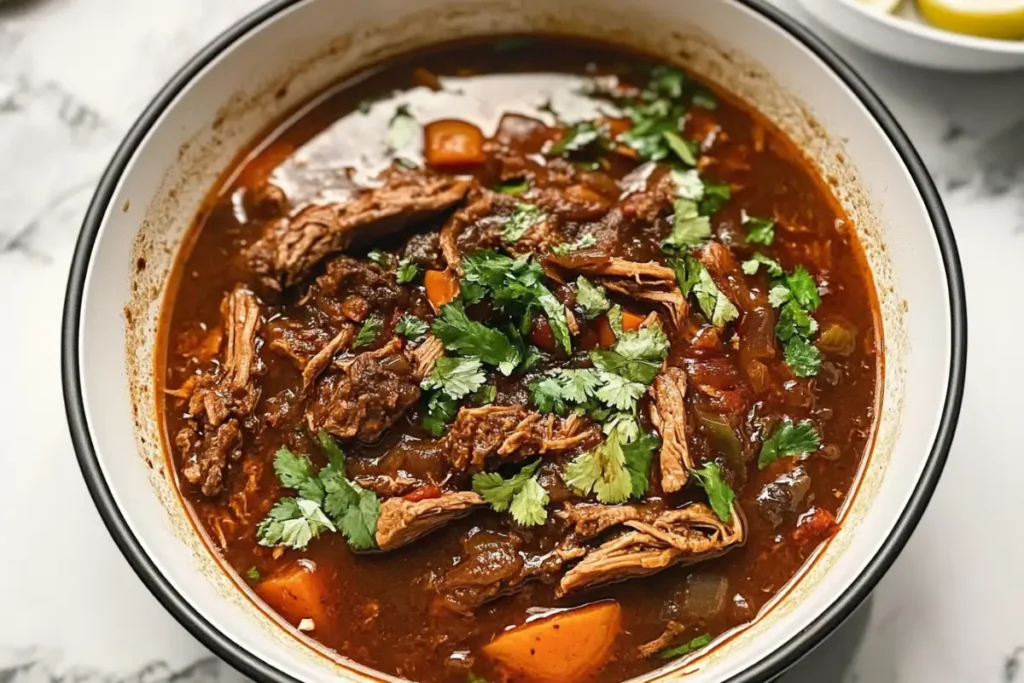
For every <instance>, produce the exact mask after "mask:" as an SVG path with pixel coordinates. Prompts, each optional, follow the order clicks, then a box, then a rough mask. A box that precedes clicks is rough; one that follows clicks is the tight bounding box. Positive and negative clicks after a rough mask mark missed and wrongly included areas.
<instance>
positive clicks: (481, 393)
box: [469, 384, 498, 406]
mask: <svg viewBox="0 0 1024 683" xmlns="http://www.w3.org/2000/svg"><path fill="white" fill-rule="evenodd" d="M497 397H498V387H496V386H494V385H493V384H485V385H483V386H482V387H480V388H479V389H477V390H476V391H474V392H473V393H472V395H470V397H469V399H470V400H471V401H472V402H473V403H475V404H476V405H478V406H485V405H489V404H491V403H494V399H496V398H497Z"/></svg>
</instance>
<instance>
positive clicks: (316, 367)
mask: <svg viewBox="0 0 1024 683" xmlns="http://www.w3.org/2000/svg"><path fill="white" fill-rule="evenodd" d="M355 334H356V328H355V327H353V326H351V325H346V326H345V327H343V328H342V329H341V332H339V333H338V334H336V335H334V338H333V339H331V340H330V341H329V342H327V343H326V344H324V346H323V348H322V349H320V350H319V351H317V352H316V355H314V356H313V357H312V358H310V359H309V362H308V363H307V364H306V367H304V368H302V389H303V391H305V390H306V389H308V388H309V387H310V386H311V385H312V384H313V382H315V381H316V378H317V377H319V376H320V373H321V372H323V371H324V370H326V369H327V366H329V365H330V364H331V363H332V362H333V361H334V355H335V354H336V353H338V351H340V350H341V349H343V348H345V347H346V346H348V344H349V342H351V341H352V337H354V336H355Z"/></svg>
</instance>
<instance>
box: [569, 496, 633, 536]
mask: <svg viewBox="0 0 1024 683" xmlns="http://www.w3.org/2000/svg"><path fill="white" fill-rule="evenodd" d="M559 516H561V517H564V518H565V519H566V520H568V521H569V523H570V524H572V525H573V532H574V533H575V534H576V536H577V537H578V538H580V539H584V540H585V539H589V538H594V537H595V536H600V535H601V534H602V533H603V532H605V531H606V530H608V529H611V528H612V527H616V526H619V525H621V524H623V523H625V522H628V521H631V520H638V519H642V518H644V514H643V511H642V510H641V508H640V507H639V506H636V505H593V504H590V503H583V504H574V503H568V504H567V505H566V506H565V509H563V510H562V511H561V512H560V513H559Z"/></svg>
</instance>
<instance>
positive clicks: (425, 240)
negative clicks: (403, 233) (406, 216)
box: [402, 230, 444, 270]
mask: <svg viewBox="0 0 1024 683" xmlns="http://www.w3.org/2000/svg"><path fill="white" fill-rule="evenodd" d="M402 258H403V259H405V260H408V261H411V262H412V263H415V264H416V265H418V266H420V267H421V268H426V269H433V270H442V269H443V268H444V262H443V261H442V258H441V235H440V234H439V233H438V232H437V231H436V230H431V231H430V232H421V233H417V234H415V235H412V236H410V237H409V241H408V242H406V243H405V246H404V247H403V248H402Z"/></svg>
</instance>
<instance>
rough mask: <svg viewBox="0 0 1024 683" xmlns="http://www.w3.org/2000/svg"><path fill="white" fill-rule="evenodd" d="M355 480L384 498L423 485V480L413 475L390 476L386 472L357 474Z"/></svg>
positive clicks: (401, 494) (404, 492)
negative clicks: (414, 477)
mask: <svg viewBox="0 0 1024 683" xmlns="http://www.w3.org/2000/svg"><path fill="white" fill-rule="evenodd" d="M355 482H356V483H357V484H359V485H360V486H362V487H363V488H364V489H369V490H370V491H373V492H374V493H376V494H377V495H378V496H380V497H382V498H392V497H394V496H404V495H405V494H407V493H409V492H410V491H412V490H413V489H416V488H419V487H420V486H422V485H423V482H421V481H420V480H419V479H413V478H412V477H402V476H394V477H389V476H387V475H384V474H375V475H368V474H363V475H356V476H355Z"/></svg>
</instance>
